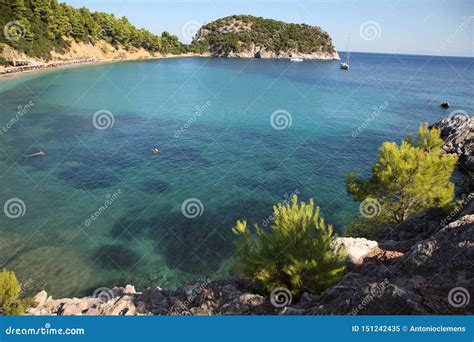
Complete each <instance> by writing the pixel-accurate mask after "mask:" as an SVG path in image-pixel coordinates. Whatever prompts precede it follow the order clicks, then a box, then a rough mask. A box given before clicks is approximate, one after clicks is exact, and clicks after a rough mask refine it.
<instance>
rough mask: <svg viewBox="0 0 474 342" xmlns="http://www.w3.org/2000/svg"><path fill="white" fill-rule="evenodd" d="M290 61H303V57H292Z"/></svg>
mask: <svg viewBox="0 0 474 342" xmlns="http://www.w3.org/2000/svg"><path fill="white" fill-rule="evenodd" d="M290 61H292V62H302V61H303V58H290Z"/></svg>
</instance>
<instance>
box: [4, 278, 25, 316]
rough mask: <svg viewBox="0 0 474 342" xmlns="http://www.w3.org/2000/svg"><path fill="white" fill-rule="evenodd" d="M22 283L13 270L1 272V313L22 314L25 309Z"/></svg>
mask: <svg viewBox="0 0 474 342" xmlns="http://www.w3.org/2000/svg"><path fill="white" fill-rule="evenodd" d="M20 290H21V288H20V284H19V283H18V280H17V279H16V276H15V274H14V273H13V272H8V271H5V270H4V271H1V272H0V314H1V315H21V314H22V313H23V312H24V311H25V309H24V307H23V304H22V302H21V300H20V299H19V298H18V296H19V295H20Z"/></svg>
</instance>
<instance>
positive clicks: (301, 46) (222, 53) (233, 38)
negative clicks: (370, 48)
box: [191, 15, 340, 60]
mask: <svg viewBox="0 0 474 342" xmlns="http://www.w3.org/2000/svg"><path fill="white" fill-rule="evenodd" d="M191 46H192V47H194V48H196V49H201V50H202V51H206V52H209V53H210V54H211V55H212V56H214V57H230V58H276V59H290V58H301V59H314V60H339V59H340V58H339V54H338V53H337V51H336V48H335V47H334V46H333V44H332V39H331V37H330V36H329V34H328V33H327V32H326V31H324V30H322V29H321V28H320V27H316V26H310V25H306V24H292V23H285V22H282V21H277V20H272V19H265V18H261V17H254V16H249V15H234V16H230V17H225V18H222V19H218V20H215V21H213V22H211V23H209V24H206V25H204V26H203V27H202V28H201V29H200V30H199V31H198V33H197V34H196V36H195V37H194V40H193V42H192V44H191Z"/></svg>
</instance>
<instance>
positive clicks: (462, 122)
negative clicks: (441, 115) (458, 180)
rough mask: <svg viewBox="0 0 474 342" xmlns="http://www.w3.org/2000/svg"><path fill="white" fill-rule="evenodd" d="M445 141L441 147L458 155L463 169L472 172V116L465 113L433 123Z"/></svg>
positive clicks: (473, 121)
mask: <svg viewBox="0 0 474 342" xmlns="http://www.w3.org/2000/svg"><path fill="white" fill-rule="evenodd" d="M432 127H436V128H438V129H439V130H440V131H441V138H442V139H443V140H444V141H445V144H444V146H443V149H444V150H445V151H446V152H447V153H449V154H455V155H457V156H459V164H460V166H461V167H462V168H463V169H464V170H465V171H469V172H474V156H473V151H474V118H473V117H472V116H469V115H467V114H465V113H464V112H463V113H462V114H460V115H454V116H453V117H451V118H448V119H444V120H442V121H440V122H438V123H435V124H434V125H433V126H432Z"/></svg>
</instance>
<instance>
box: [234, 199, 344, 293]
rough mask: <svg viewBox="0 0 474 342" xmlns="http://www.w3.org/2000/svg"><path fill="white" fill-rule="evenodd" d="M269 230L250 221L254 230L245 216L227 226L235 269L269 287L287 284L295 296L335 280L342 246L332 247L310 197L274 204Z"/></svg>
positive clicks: (328, 230) (329, 234)
mask: <svg viewBox="0 0 474 342" xmlns="http://www.w3.org/2000/svg"><path fill="white" fill-rule="evenodd" d="M273 209H274V216H273V217H274V222H273V225H272V227H271V230H270V231H268V232H267V231H265V230H264V229H262V228H260V227H259V226H258V225H255V234H252V233H251V232H250V230H249V229H248V228H247V223H246V222H245V221H243V222H242V221H238V222H237V224H236V226H235V227H234V228H233V229H232V231H233V232H234V233H235V234H237V235H238V237H239V239H238V241H237V245H236V250H237V254H238V257H237V258H236V260H235V263H234V269H235V270H236V271H237V272H238V273H240V274H243V275H244V276H247V277H250V278H252V279H254V280H257V281H258V282H261V283H262V284H263V285H264V287H265V288H266V289H267V290H268V291H272V290H273V289H275V288H277V287H286V288H287V289H289V290H290V291H291V292H292V293H293V294H294V295H299V294H301V293H302V292H305V291H308V292H311V293H320V292H322V291H324V290H325V289H326V288H328V287H329V286H331V285H333V284H334V283H335V282H337V281H338V280H339V279H340V278H341V276H342V273H343V271H344V264H343V260H344V257H345V253H344V251H343V250H341V249H339V248H337V249H336V248H335V247H334V239H335V235H334V234H333V228H332V226H331V225H329V224H326V223H325V221H324V219H323V218H321V217H320V211H319V207H316V208H315V206H314V201H313V200H310V202H309V203H304V202H303V203H301V204H298V198H297V197H296V196H294V197H293V199H292V203H291V204H278V205H277V206H275V207H274V208H273Z"/></svg>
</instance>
